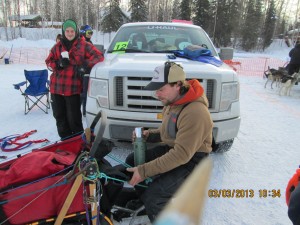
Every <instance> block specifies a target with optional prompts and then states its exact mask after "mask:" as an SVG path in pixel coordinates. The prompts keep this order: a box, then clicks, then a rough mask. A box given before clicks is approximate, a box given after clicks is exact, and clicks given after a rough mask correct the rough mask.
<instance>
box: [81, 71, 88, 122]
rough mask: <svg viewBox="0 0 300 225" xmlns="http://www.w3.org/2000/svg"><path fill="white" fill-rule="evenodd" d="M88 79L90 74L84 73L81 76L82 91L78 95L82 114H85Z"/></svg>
mask: <svg viewBox="0 0 300 225" xmlns="http://www.w3.org/2000/svg"><path fill="white" fill-rule="evenodd" d="M89 79H90V75H89V74H85V75H84V77H83V88H82V93H81V95H80V101H81V105H82V114H83V115H84V116H85V114H86V99H87V91H88V87H89Z"/></svg>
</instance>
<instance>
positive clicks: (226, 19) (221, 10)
mask: <svg viewBox="0 0 300 225" xmlns="http://www.w3.org/2000/svg"><path fill="white" fill-rule="evenodd" d="M216 12H217V15H216V23H215V32H214V42H215V44H216V45H217V46H228V45H229V44H230V42H231V32H232V27H231V26H230V1H227V0H218V1H217V11H216Z"/></svg>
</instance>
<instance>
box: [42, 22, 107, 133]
mask: <svg viewBox="0 0 300 225" xmlns="http://www.w3.org/2000/svg"><path fill="white" fill-rule="evenodd" d="M103 60H104V58H103V54H102V53H101V52H100V51H99V50H98V49H97V48H96V47H94V46H93V45H92V44H90V43H88V42H86V41H85V39H84V37H81V36H80V35H79V29H78V27H77V24H76V22H75V21H73V20H71V19H68V20H66V21H65V22H64V23H63V26H62V39H61V41H60V42H58V43H56V44H55V45H54V46H53V48H52V49H51V51H50V54H49V56H48V57H47V59H46V61H45V62H46V65H47V67H48V69H49V70H50V71H52V74H51V77H50V93H51V105H52V109H53V116H54V118H55V120H56V126H57V131H58V134H59V136H60V137H61V139H66V138H69V137H72V136H73V135H77V134H80V133H82V132H83V125H82V115H81V110H80V93H81V92H82V79H83V78H82V77H83V75H84V74H85V73H89V72H90V70H91V68H92V67H93V66H94V65H95V64H96V63H98V62H101V61H103Z"/></svg>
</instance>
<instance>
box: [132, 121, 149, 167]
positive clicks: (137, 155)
mask: <svg viewBox="0 0 300 225" xmlns="http://www.w3.org/2000/svg"><path fill="white" fill-rule="evenodd" d="M135 136H136V138H135V140H134V142H133V150H134V165H135V166H138V165H141V164H143V163H145V151H146V149H147V146H146V141H145V139H144V138H143V128H142V127H136V128H135Z"/></svg>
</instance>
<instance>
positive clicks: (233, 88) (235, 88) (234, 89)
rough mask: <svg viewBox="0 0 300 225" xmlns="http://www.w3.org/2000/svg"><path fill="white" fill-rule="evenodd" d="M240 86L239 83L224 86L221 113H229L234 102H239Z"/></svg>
mask: <svg viewBox="0 0 300 225" xmlns="http://www.w3.org/2000/svg"><path fill="white" fill-rule="evenodd" d="M239 94H240V86H239V83H238V82H234V83H224V84H222V93H221V101H220V111H227V110H228V109H229V107H230V105H231V103H232V102H235V101H238V100H239Z"/></svg>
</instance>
